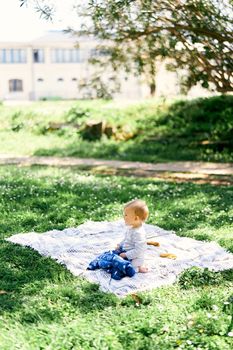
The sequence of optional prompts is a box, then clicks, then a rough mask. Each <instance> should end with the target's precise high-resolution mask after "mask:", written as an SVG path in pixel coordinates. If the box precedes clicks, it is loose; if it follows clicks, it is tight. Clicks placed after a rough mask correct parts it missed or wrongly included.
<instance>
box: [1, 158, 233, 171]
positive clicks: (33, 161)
mask: <svg viewBox="0 0 233 350" xmlns="http://www.w3.org/2000/svg"><path fill="white" fill-rule="evenodd" d="M7 164H18V165H24V166H27V165H28V166H29V165H49V166H80V167H82V166H84V167H85V166H86V167H92V168H93V167H108V168H113V169H119V170H137V171H139V170H140V171H146V172H176V173H195V174H206V175H228V176H229V175H230V176H232V175H233V163H208V162H191V161H187V162H170V163H155V164H153V163H143V162H127V161H119V160H102V159H91V158H90V159H82V158H73V157H63V158H62V157H31V156H22V157H21V156H10V155H4V154H0V165H7Z"/></svg>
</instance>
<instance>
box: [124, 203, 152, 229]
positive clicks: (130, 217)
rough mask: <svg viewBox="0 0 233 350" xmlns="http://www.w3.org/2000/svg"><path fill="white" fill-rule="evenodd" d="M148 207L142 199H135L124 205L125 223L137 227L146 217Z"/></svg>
mask: <svg viewBox="0 0 233 350" xmlns="http://www.w3.org/2000/svg"><path fill="white" fill-rule="evenodd" d="M148 215H149V209H148V207H147V205H146V203H145V202H144V201H142V200H141V199H135V200H133V201H131V202H129V203H126V204H125V206H124V220H125V223H126V225H129V226H132V227H139V226H141V225H142V223H143V222H144V221H146V219H147V218H148Z"/></svg>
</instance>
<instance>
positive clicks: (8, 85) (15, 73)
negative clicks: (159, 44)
mask: <svg viewBox="0 0 233 350" xmlns="http://www.w3.org/2000/svg"><path fill="white" fill-rule="evenodd" d="M95 46H96V41H94V40H93V39H90V38H82V39H80V40H79V46H78V48H76V47H75V40H74V38H72V37H69V36H67V35H65V34H63V33H62V32H56V31H54V32H49V33H48V34H47V35H45V36H43V37H41V38H39V39H36V40H33V41H32V42H9V43H8V42H5V43H3V42H2V43H0V100H39V99H46V98H47V99H52V98H62V99H78V98H86V97H88V91H85V90H84V89H79V84H80V82H83V81H87V80H88V79H89V78H90V76H91V74H92V73H93V69H94V68H93V66H92V65H91V64H90V63H89V62H88V60H89V58H90V57H92V56H93V55H94V54H95V49H94V48H95ZM121 85H122V89H121V93H120V94H118V95H122V96H125V97H129V98H131V97H132V98H139V97H142V96H143V95H144V92H143V91H142V89H143V87H142V85H141V84H140V81H139V79H138V78H136V77H133V76H131V77H127V79H126V77H124V76H123V75H122V77H121Z"/></svg>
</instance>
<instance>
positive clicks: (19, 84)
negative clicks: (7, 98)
mask: <svg viewBox="0 0 233 350" xmlns="http://www.w3.org/2000/svg"><path fill="white" fill-rule="evenodd" d="M9 91H10V92H17V91H23V81H22V80H20V79H11V80H9Z"/></svg>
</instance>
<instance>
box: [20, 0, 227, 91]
mask: <svg viewBox="0 0 233 350" xmlns="http://www.w3.org/2000/svg"><path fill="white" fill-rule="evenodd" d="M20 1H21V4H24V3H26V2H28V0H20ZM32 1H33V0H31V2H32ZM33 2H34V3H36V4H37V10H38V11H40V12H41V13H42V14H43V15H44V16H45V17H46V16H47V18H49V17H51V15H52V10H53V7H52V6H51V7H49V6H48V5H46V1H43V0H42V1H33ZM74 3H76V9H77V15H78V18H79V21H81V23H82V25H81V26H80V29H79V30H76V31H75V30H73V29H69V31H70V32H72V33H73V34H74V35H77V36H79V35H93V36H94V37H96V38H98V39H100V40H101V41H102V42H103V44H102V46H103V47H105V49H106V47H107V49H108V56H105V57H104V58H101V57H99V58H98V59H95V63H101V64H102V65H103V64H106V65H107V64H109V63H111V65H112V67H113V69H114V70H115V71H116V72H117V70H118V69H119V68H120V69H122V67H124V69H125V70H126V71H127V72H129V71H132V72H134V73H135V74H145V75H146V76H147V79H148V81H149V85H150V89H151V94H153V93H154V92H155V89H156V87H155V73H156V61H157V60H158V61H161V59H164V58H169V59H170V64H169V69H173V70H176V69H182V71H183V72H184V74H183V76H182V80H183V81H182V84H183V85H184V86H185V87H186V88H187V89H189V88H190V87H191V86H193V85H195V84H196V83H198V82H200V83H201V84H202V86H203V87H205V88H208V87H211V86H212V88H215V89H216V90H217V91H218V92H222V93H226V92H229V91H233V76H232V71H233V60H232V57H233V56H232V53H233V46H232V43H233V5H232V0H160V1H156V0H88V1H87V3H85V5H83V4H80V1H74ZM81 3H82V2H81ZM46 6H47V7H46ZM99 49H101V45H99ZM106 57H108V58H106Z"/></svg>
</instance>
